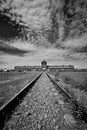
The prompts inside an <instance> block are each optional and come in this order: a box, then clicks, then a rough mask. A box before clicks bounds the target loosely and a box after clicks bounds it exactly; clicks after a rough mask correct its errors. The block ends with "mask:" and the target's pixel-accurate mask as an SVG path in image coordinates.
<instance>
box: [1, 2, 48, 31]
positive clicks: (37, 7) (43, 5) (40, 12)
mask: <svg viewBox="0 0 87 130" xmlns="http://www.w3.org/2000/svg"><path fill="white" fill-rule="evenodd" d="M48 7H49V1H48V0H32V1H31V0H13V1H12V2H10V1H5V2H2V3H1V10H4V9H8V8H10V11H9V12H8V13H7V14H6V15H9V17H10V18H11V19H12V20H13V21H14V20H16V22H17V23H19V24H21V22H20V19H21V21H23V22H24V23H25V24H24V25H27V26H30V27H32V28H34V29H40V28H41V26H42V25H44V26H46V27H48V28H49V27H50V12H49V8H48ZM10 14H13V15H10ZM20 16H21V17H20ZM22 24H23V23H22Z"/></svg>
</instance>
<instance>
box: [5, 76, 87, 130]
mask: <svg viewBox="0 0 87 130" xmlns="http://www.w3.org/2000/svg"><path fill="white" fill-rule="evenodd" d="M3 130H87V124H85V123H84V122H82V121H81V122H80V121H77V120H76V119H75V118H74V116H73V115H72V107H71V104H70V103H69V102H67V101H66V100H65V99H64V97H63V96H62V95H61V94H60V93H59V92H58V91H57V90H56V89H55V86H54V85H53V83H52V82H51V81H50V79H49V78H48V77H47V75H46V74H45V73H43V74H42V76H41V77H40V78H39V80H38V81H37V82H36V84H35V85H34V86H33V88H32V89H31V91H30V92H29V93H28V94H27V95H26V97H25V98H24V100H23V102H22V103H21V104H20V105H19V106H18V107H17V109H16V110H15V112H14V113H13V115H12V116H11V119H10V120H9V121H7V122H6V123H5V127H4V129H3Z"/></svg>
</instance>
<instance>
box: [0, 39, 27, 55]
mask: <svg viewBox="0 0 87 130" xmlns="http://www.w3.org/2000/svg"><path fill="white" fill-rule="evenodd" d="M0 51H1V52H4V53H7V54H10V55H19V56H23V55H24V54H26V53H28V51H25V50H21V49H18V48H16V47H13V46H11V45H8V44H6V43H4V42H3V41H0Z"/></svg>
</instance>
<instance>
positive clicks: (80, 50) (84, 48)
mask: <svg viewBox="0 0 87 130" xmlns="http://www.w3.org/2000/svg"><path fill="white" fill-rule="evenodd" d="M73 51H75V52H80V53H87V46H85V47H82V48H75V49H74V50H73Z"/></svg>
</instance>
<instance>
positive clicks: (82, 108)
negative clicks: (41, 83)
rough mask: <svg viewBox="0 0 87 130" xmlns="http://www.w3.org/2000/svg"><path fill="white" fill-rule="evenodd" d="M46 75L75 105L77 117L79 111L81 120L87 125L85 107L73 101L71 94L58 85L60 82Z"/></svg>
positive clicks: (86, 110)
mask: <svg viewBox="0 0 87 130" xmlns="http://www.w3.org/2000/svg"><path fill="white" fill-rule="evenodd" d="M46 74H47V76H48V77H49V79H50V80H51V81H52V82H53V83H54V84H55V86H56V89H57V90H60V91H61V92H62V93H63V94H64V95H65V96H66V98H68V99H69V101H70V102H71V103H72V104H73V107H74V115H75V116H77V114H78V111H80V114H81V117H80V118H81V119H82V120H84V121H85V122H86V123H87V109H86V108H85V107H84V106H82V105H81V104H79V103H78V102H77V101H76V100H75V99H73V98H72V96H71V95H70V94H69V93H67V92H66V91H65V90H64V88H63V87H62V86H60V85H59V84H58V82H56V81H55V80H54V79H53V78H52V77H51V76H50V75H49V74H48V73H46Z"/></svg>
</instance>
